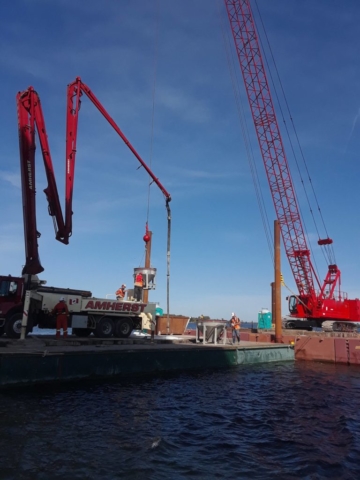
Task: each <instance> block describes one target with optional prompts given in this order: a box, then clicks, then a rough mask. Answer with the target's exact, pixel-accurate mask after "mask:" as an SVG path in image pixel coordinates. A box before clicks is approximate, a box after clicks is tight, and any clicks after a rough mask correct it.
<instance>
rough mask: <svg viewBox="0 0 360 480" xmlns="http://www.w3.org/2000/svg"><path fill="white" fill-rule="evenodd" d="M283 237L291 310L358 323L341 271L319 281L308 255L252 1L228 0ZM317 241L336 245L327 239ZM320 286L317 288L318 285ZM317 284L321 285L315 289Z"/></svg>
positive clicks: (359, 308) (358, 311) (357, 306)
mask: <svg viewBox="0 0 360 480" xmlns="http://www.w3.org/2000/svg"><path fill="white" fill-rule="evenodd" d="M224 2H225V6H226V10H227V14H228V18H229V21H230V26H231V30H232V35H233V38H234V42H235V48H236V52H237V56H238V59H239V63H240V68H241V72H242V76H243V80H244V84H245V89H246V93H247V97H248V100H249V105H250V109H251V113H252V117H253V121H254V125H255V129H256V134H257V138H258V142H259V146H260V150H261V155H262V158H263V162H264V165H265V170H266V174H267V178H268V182H269V185H270V191H271V195H272V198H273V202H274V206H275V211H276V215H277V218H278V221H279V225H280V230H281V234H282V239H283V243H284V247H285V251H286V255H287V257H288V259H289V263H290V267H291V270H292V273H293V275H294V279H295V282H296V285H297V288H298V291H299V295H298V296H296V297H290V299H291V302H290V303H289V306H290V313H291V314H292V315H293V316H296V317H299V318H312V319H319V320H320V321H321V322H322V321H324V320H329V319H331V320H332V319H338V320H345V321H346V320H347V321H360V302H359V300H358V299H356V300H348V299H347V298H346V295H344V294H343V293H342V292H341V291H340V285H341V274H340V270H339V269H338V267H337V265H329V266H328V272H327V275H326V278H325V280H324V282H323V284H322V285H321V284H320V282H319V279H318V278H317V275H316V272H315V270H314V267H313V265H312V263H311V259H310V250H309V248H308V246H307V243H306V237H305V234H304V229H303V225H302V222H301V217H300V212H299V208H298V205H297V201H296V195H295V190H294V186H293V182H292V179H291V175H290V170H289V166H288V162H287V159H286V154H285V150H284V145H283V141H282V138H281V133H280V129H279V125H278V122H277V118H276V113H275V108H274V105H273V101H272V98H271V92H270V88H269V83H268V80H267V75H266V71H265V66H264V62H263V59H262V53H261V49H260V44H259V40H258V35H257V31H256V27H255V21H254V18H253V15H252V11H251V6H250V0H224ZM318 243H319V245H325V244H330V243H332V240H331V239H329V238H327V239H324V240H319V242H318ZM315 285H316V287H315ZM315 288H318V289H319V292H318V293H317V292H316V290H315Z"/></svg>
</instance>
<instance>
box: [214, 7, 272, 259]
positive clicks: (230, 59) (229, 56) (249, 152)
mask: <svg viewBox="0 0 360 480" xmlns="http://www.w3.org/2000/svg"><path fill="white" fill-rule="evenodd" d="M218 12H219V15H218V18H219V21H220V28H221V33H222V38H223V44H224V50H225V55H226V61H227V65H228V69H229V75H230V80H231V84H232V89H233V94H234V100H235V105H236V109H237V113H238V117H239V121H240V128H241V133H242V136H243V140H244V145H245V150H246V156H247V160H248V163H249V167H250V172H251V176H252V180H253V185H254V189H255V195H256V199H257V203H258V206H259V210H260V216H261V220H262V224H263V229H264V232H265V237H266V240H267V244H268V249H269V253H270V257H271V260H272V263H274V247H273V239H272V234H271V228H270V222H269V217H268V215H267V211H266V207H265V201H264V196H263V193H262V189H261V186H260V181H259V175H258V171H257V167H256V163H255V159H254V153H253V149H252V145H251V141H250V135H249V129H248V125H247V122H246V116H245V113H244V112H245V108H244V103H243V100H242V98H241V93H240V89H239V79H238V75H237V68H235V63H236V62H235V59H234V54H233V51H232V48H231V39H230V33H229V31H228V28H227V27H226V26H225V25H224V23H225V22H224V16H223V14H222V1H221V0H219V2H218Z"/></svg>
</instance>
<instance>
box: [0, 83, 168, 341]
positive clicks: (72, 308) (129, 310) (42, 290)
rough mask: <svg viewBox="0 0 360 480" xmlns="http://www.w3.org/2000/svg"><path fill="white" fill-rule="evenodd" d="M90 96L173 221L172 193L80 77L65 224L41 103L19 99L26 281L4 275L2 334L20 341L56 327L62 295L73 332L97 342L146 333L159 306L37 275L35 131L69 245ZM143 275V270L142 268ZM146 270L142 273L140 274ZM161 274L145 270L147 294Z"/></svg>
mask: <svg viewBox="0 0 360 480" xmlns="http://www.w3.org/2000/svg"><path fill="white" fill-rule="evenodd" d="M82 94H85V95H86V96H87V97H88V98H89V99H90V100H91V101H92V103H93V104H94V105H95V106H96V108H97V109H98V110H99V111H100V113H101V114H102V115H103V116H104V117H105V119H106V120H107V121H108V122H109V123H110V125H111V126H112V127H113V128H114V130H115V131H116V132H117V133H118V135H119V136H120V137H121V138H122V140H123V141H124V142H125V144H126V145H127V146H128V148H129V149H130V150H131V151H132V153H133V154H134V155H135V157H136V158H137V160H138V161H139V162H140V164H141V166H142V167H143V168H144V169H145V170H146V172H147V173H148V174H149V176H150V177H151V179H152V182H154V183H156V185H157V186H158V187H159V188H160V190H161V192H162V193H163V195H164V196H165V200H166V208H167V212H168V221H170V220H169V219H170V207H169V202H170V200H171V197H170V194H169V193H168V192H167V191H166V190H165V188H164V187H163V185H162V184H161V183H160V181H159V180H158V178H156V177H155V175H154V174H153V172H152V171H151V170H150V169H149V167H148V166H147V165H146V164H145V162H144V161H143V160H142V159H141V157H140V156H139V154H138V153H137V152H136V150H135V149H134V147H133V146H132V145H131V143H130V142H129V141H128V139H127V138H126V137H125V135H124V134H123V133H122V131H121V130H120V128H119V127H118V126H117V124H116V123H115V122H114V120H113V119H112V118H111V117H110V115H109V114H108V113H107V111H106V110H105V108H104V107H103V106H102V105H101V103H100V102H99V100H98V99H97V98H96V97H95V95H94V94H93V93H92V91H91V90H90V88H89V87H88V86H87V85H85V84H84V83H83V82H82V81H81V79H80V78H79V77H77V78H76V79H75V81H74V82H73V83H70V84H69V85H68V88H67V120H66V172H65V185H66V187H65V188H66V189H65V219H64V218H63V214H62V210H61V205H60V201H59V195H58V190H57V186H56V181H55V174H54V169H53V163H52V160H51V155H50V148H49V144H48V138H47V133H46V128H45V122H44V116H43V112H42V108H41V103H40V98H39V96H38V94H37V93H36V92H35V90H34V89H33V87H29V88H28V89H27V90H25V91H23V92H19V93H18V94H17V97H16V100H17V113H18V126H19V144H20V166H21V183H22V201H23V217H24V236H25V252H26V260H25V266H24V268H23V270H22V276H19V277H12V276H10V275H9V276H0V335H3V334H4V333H6V335H7V336H8V337H11V338H20V335H21V336H22V338H23V337H25V334H26V333H28V332H30V331H32V329H33V327H34V326H38V327H40V328H55V319H54V318H53V317H52V316H51V315H50V312H51V310H52V308H53V307H54V305H55V304H56V303H57V302H58V300H59V296H63V297H64V298H65V300H66V302H67V305H68V308H69V312H70V321H69V326H70V327H72V329H73V333H75V334H76V335H79V336H87V335H90V334H91V333H92V332H93V333H94V335H96V336H97V337H109V336H111V335H115V336H117V337H127V336H129V335H130V333H131V331H132V330H133V329H136V328H141V325H142V318H143V315H144V314H146V313H152V314H153V315H154V314H155V307H156V305H155V304H152V303H149V304H145V303H143V302H135V301H133V300H131V299H129V300H125V301H121V302H118V301H116V300H109V299H104V298H93V297H92V293H91V292H89V291H83V290H74V289H68V288H57V287H46V286H45V283H46V282H45V281H42V280H39V278H38V276H37V275H38V274H39V273H41V272H42V271H43V270H44V268H43V267H42V265H41V263H40V257H39V252H38V242H37V241H38V238H39V237H40V233H39V232H38V230H37V227H36V202H35V127H36V130H37V133H38V136H39V141H40V147H41V151H42V157H43V161H44V165H45V171H46V177H47V182H48V186H47V187H46V188H45V190H44V192H45V195H46V198H47V201H48V204H49V205H48V210H49V215H50V216H51V217H52V218H53V223H54V228H55V236H56V239H57V240H58V241H60V242H62V243H64V244H68V243H69V238H70V236H71V234H72V214H73V212H72V197H73V185H74V172H75V156H76V139H77V127H78V114H79V109H80V103H81V101H80V98H81V96H82ZM137 270H139V269H137ZM140 270H141V269H140ZM155 272H156V269H144V271H143V272H142V273H143V279H144V289H152V288H155V282H154V279H155V278H154V277H155Z"/></svg>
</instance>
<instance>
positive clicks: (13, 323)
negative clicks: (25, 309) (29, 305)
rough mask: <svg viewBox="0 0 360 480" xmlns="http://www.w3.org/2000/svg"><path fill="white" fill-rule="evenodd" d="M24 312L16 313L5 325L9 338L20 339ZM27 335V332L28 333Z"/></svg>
mask: <svg viewBox="0 0 360 480" xmlns="http://www.w3.org/2000/svg"><path fill="white" fill-rule="evenodd" d="M22 317H23V316H22V312H18V313H14V315H13V316H12V317H10V318H9V320H6V323H5V333H6V336H7V337H9V338H20V334H21V322H22ZM26 333H27V332H26Z"/></svg>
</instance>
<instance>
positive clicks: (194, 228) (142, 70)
mask: <svg viewBox="0 0 360 480" xmlns="http://www.w3.org/2000/svg"><path fill="white" fill-rule="evenodd" d="M257 3H258V6H259V9H260V11H261V14H262V18H263V21H264V23H265V26H266V31H267V34H268V37H269V41H270V43H271V46H272V50H273V53H274V56H275V59H276V62H277V68H278V70H279V72H280V76H281V80H282V83H283V86H284V89H285V92H286V95H287V99H288V102H289V105H290V108H291V112H292V116H293V118H294V121H295V124H296V126H297V133H298V135H299V137H300V142H301V145H302V148H303V151H304V154H305V157H306V159H307V164H308V167H309V171H310V175H311V179H312V182H313V185H314V187H315V189H316V192H317V196H318V200H319V203H320V207H321V210H322V214H323V216H324V218H325V222H326V226H327V229H328V232H329V235H330V237H332V238H333V239H334V248H335V252H336V260H337V264H338V266H339V267H340V269H341V271H342V288H343V290H344V291H346V292H348V294H349V297H359V295H360V277H359V270H360V259H359V257H360V256H359V245H360V226H359V225H360V214H359V198H358V197H359V178H360V162H359V150H360V139H359V132H360V124H359V121H358V116H359V111H360V82H359V78H360V61H359V55H358V53H359V47H358V25H359V24H360V4H359V2H358V1H357V0H347V1H345V2H341V8H340V6H339V2H338V1H337V0H317V1H316V2H314V1H313V0H303V1H301V2H299V1H298V0H272V1H271V2H268V1H267V0H257ZM253 5H255V4H253ZM224 14H225V7H224V5H223V3H222V1H221V0H218V1H216V0H213V1H210V0H196V1H195V2H194V1H189V0H181V1H178V0H172V1H165V0H147V1H145V0H131V1H124V0H122V1H110V0H104V1H102V2H98V1H95V0H86V1H85V0H77V1H76V2H74V1H73V0H52V1H50V0H13V1H12V2H2V5H1V7H0V32H1V34H0V35H1V42H0V62H1V76H0V86H1V97H2V100H1V110H0V122H1V129H0V138H1V146H2V148H1V155H0V202H1V204H2V205H3V208H2V216H1V218H2V221H1V225H0V248H1V272H2V274H10V273H11V274H13V275H18V274H20V272H21V268H22V265H23V263H24V258H25V254H24V241H23V223H22V207H21V190H20V169H19V150H18V134H17V118H16V105H15V96H16V93H17V92H18V91H20V90H25V89H26V88H27V87H28V86H30V85H32V86H33V87H34V88H35V89H36V90H37V92H38V93H39V95H40V98H41V101H42V107H43V111H44V115H45V120H46V126H47V133H48V136H49V142H50V147H51V153H52V158H53V162H54V168H55V171H56V176H57V183H58V189H59V194H60V198H61V201H62V203H63V201H64V188H65V187H64V173H65V106H66V103H65V102H66V86H67V84H68V83H70V82H72V81H73V80H74V79H75V77H76V76H80V77H81V78H82V80H83V81H84V83H86V84H87V85H88V86H89V87H90V88H91V89H92V90H93V92H94V93H95V95H96V96H97V97H98V98H99V100H100V101H101V102H102V103H103V105H104V106H105V108H106V109H107V110H108V112H109V114H110V115H111V116H112V117H113V118H114V119H115V121H116V122H117V124H118V125H119V126H120V128H121V129H122V130H123V132H124V133H125V135H126V136H127V137H128V139H129V140H130V142H131V143H132V144H133V146H134V147H135V149H136V150H137V151H138V152H139V153H140V155H141V156H142V158H143V159H144V160H145V162H146V163H147V164H148V165H150V156H151V153H150V152H151V144H152V158H151V168H152V170H153V171H154V173H155V175H156V176H157V177H158V178H159V179H160V181H161V182H162V183H163V185H164V186H165V188H166V189H167V190H168V191H169V192H170V193H171V196H172V199H173V200H172V203H171V208H172V242H171V280H170V283H171V291H170V305H171V307H170V311H171V313H176V314H184V315H191V316H197V315H200V314H204V315H210V316H211V317H212V318H229V316H230V314H231V312H233V311H235V312H236V313H237V314H238V315H239V316H240V317H241V318H242V319H243V320H247V321H252V320H256V319H257V313H258V311H259V310H260V309H261V308H263V307H268V308H270V306H271V303H270V286H269V285H270V282H271V281H272V278H273V265H272V259H271V256H270V253H269V249H268V245H267V242H266V238H265V234H264V229H263V226H262V221H261V216H260V211H259V207H258V204H257V200H256V195H255V189H254V186H253V182H252V177H251V173H250V167H249V163H248V160H247V156H246V151H245V147H244V140H243V137H242V134H241V130H240V126H239V118H238V114H237V111H236V108H235V101H234V93H233V89H232V86H231V81H230V73H229V69H228V65H227V61H226V54H225V49H224V43H223V32H222V29H221V21H220V20H219V19H220V18H224V20H225V21H227V20H226V17H225V16H224ZM225 27H226V31H227V33H230V30H229V28H230V27H229V25H228V23H226V24H225ZM156 32H158V34H156ZM157 35H158V36H157ZM156 38H158V41H157V49H156V51H157V55H156V56H155V54H154V51H155V44H156V41H155V39H156ZM154 58H156V65H157V68H156V89H155V97H154V99H155V100H154V129H153V137H152V118H153V89H154V63H155V61H154ZM236 67H237V73H238V74H239V84H240V87H241V89H242V80H241V77H240V68H239V67H238V65H236ZM242 91H243V89H242ZM247 116H248V120H249V132H250V136H251V138H252V140H253V143H252V145H253V150H254V156H255V162H256V165H257V170H258V172H259V181H260V184H261V186H262V190H263V195H264V200H265V204H266V208H267V212H268V216H269V219H270V222H271V225H272V223H273V220H274V219H275V216H274V215H275V214H274V209H273V206H272V200H271V198H270V195H269V187H268V185H267V181H266V177H265V170H264V167H263V164H262V160H261V157H260V153H259V148H258V145H257V143H256V140H255V136H254V130H253V127H252V123H251V120H250V117H249V112H248V111H247ZM289 164H290V168H291V170H292V173H293V180H294V183H295V185H297V184H298V183H299V178H298V176H297V172H295V169H293V165H292V163H291V159H290V158H289ZM137 167H138V163H137V160H136V159H135V158H134V157H133V156H132V154H131V152H130V151H128V149H127V147H126V146H125V145H124V144H123V142H122V141H121V139H120V138H119V137H118V136H117V135H116V133H115V132H114V131H113V130H112V129H111V127H110V126H109V125H108V124H107V123H106V122H105V120H104V119H103V118H102V117H101V115H100V114H99V112H97V111H96V109H95V108H94V106H93V105H92V104H91V103H90V101H88V100H87V99H86V98H85V97H84V98H83V102H82V107H81V111H80V116H79V134H78V148H77V163H76V172H75V188H74V201H73V211H74V215H73V236H72V237H71V239H70V244H69V245H67V246H64V245H62V244H60V243H59V242H57V241H55V239H54V231H53V227H52V222H51V218H50V217H49V216H48V214H47V203H46V200H45V195H44V194H43V192H42V190H43V189H44V188H45V187H46V182H45V174H44V167H43V165H42V159H41V154H40V150H39V149H38V150H37V179H36V182H37V192H38V193H37V219H38V230H39V231H40V232H41V234H42V235H41V238H40V240H39V250H40V258H41V261H42V264H43V266H44V267H45V272H44V273H43V274H42V278H44V279H46V280H47V281H48V285H55V286H64V287H73V288H83V289H88V290H91V291H92V292H93V294H94V295H95V296H98V297H102V296H105V295H107V294H111V293H114V292H115V290H116V289H117V288H118V286H119V285H120V284H121V283H123V282H125V283H126V284H127V285H128V286H131V283H132V272H133V268H134V267H138V266H140V265H141V264H142V263H143V261H144V243H143V240H142V237H143V235H144V233H145V223H146V215H147V204H148V178H147V175H146V174H145V172H144V171H143V170H142V169H140V170H137ZM297 192H298V196H299V201H300V206H301V209H302V211H303V214H304V219H305V222H306V225H307V230H308V234H309V240H314V239H316V236H315V231H314V229H313V227H312V223H311V221H310V220H308V218H309V214H308V207H307V204H306V203H305V201H304V196H303V195H302V194H301V191H300V190H297ZM149 227H150V230H152V232H153V245H152V265H153V266H154V267H156V268H157V269H158V275H157V290H156V291H155V292H151V294H150V300H152V301H159V302H160V304H161V305H162V306H163V307H164V309H165V307H166V234H167V231H166V228H167V221H166V210H165V202H164V199H163V196H162V194H161V192H160V191H159V190H158V189H157V187H156V186H155V185H153V186H152V187H151V195H150V216H149ZM314 248H315V255H316V254H318V249H317V248H316V244H314ZM321 258H322V257H321V256H319V263H318V266H319V270H320V276H321V278H323V277H324V276H325V274H326V266H325V265H324V264H322V263H321ZM282 271H283V273H284V276H285V280H286V282H287V284H288V285H289V286H290V288H292V289H293V290H295V284H294V281H293V279H292V276H291V273H290V270H289V267H288V263H287V259H286V258H285V256H283V258H282ZM286 294H287V291H286V290H284V289H283V314H285V313H286V312H287V308H286V301H285V296H286Z"/></svg>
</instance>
